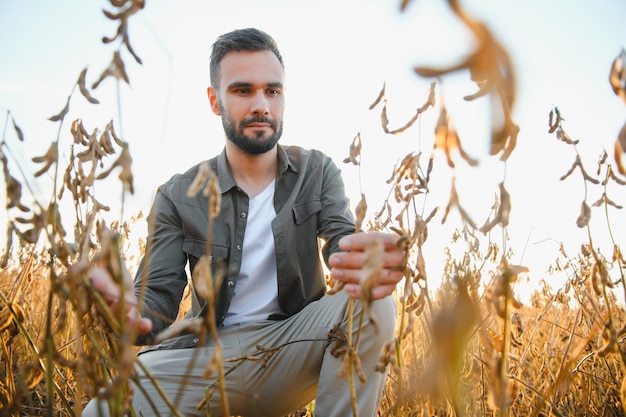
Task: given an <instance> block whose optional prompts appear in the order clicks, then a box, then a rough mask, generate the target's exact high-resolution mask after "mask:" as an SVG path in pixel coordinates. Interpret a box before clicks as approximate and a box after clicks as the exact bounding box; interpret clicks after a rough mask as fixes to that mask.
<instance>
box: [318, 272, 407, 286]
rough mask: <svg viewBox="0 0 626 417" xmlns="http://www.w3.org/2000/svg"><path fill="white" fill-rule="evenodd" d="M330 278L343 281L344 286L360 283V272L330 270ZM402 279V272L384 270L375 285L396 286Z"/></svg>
mask: <svg viewBox="0 0 626 417" xmlns="http://www.w3.org/2000/svg"><path fill="white" fill-rule="evenodd" d="M330 274H331V276H332V277H333V278H334V279H336V280H337V281H343V282H345V283H346V284H349V283H353V284H356V283H359V282H360V281H361V276H362V270H361V269H342V268H332V269H331V270H330ZM402 278H404V271H402V270H399V269H395V268H385V269H383V270H382V271H381V272H380V276H379V278H378V281H377V284H379V285H386V284H390V285H396V284H397V283H398V282H399V281H400V280H401V279H402Z"/></svg>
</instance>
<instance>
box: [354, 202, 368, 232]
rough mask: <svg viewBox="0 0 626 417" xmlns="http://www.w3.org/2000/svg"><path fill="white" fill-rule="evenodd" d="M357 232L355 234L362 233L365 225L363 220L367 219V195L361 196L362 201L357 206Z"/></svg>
mask: <svg viewBox="0 0 626 417" xmlns="http://www.w3.org/2000/svg"><path fill="white" fill-rule="evenodd" d="M355 213H356V228H355V229H356V230H355V233H359V232H360V231H361V226H362V225H363V220H364V219H365V215H366V214H367V201H366V200H365V194H361V200H360V201H359V204H357V206H356V209H355Z"/></svg>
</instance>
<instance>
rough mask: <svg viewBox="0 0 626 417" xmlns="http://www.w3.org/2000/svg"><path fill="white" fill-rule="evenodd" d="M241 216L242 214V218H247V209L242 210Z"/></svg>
mask: <svg viewBox="0 0 626 417" xmlns="http://www.w3.org/2000/svg"><path fill="white" fill-rule="evenodd" d="M240 216H241V218H242V219H245V218H246V216H247V214H246V212H245V211H242V212H241V214H240Z"/></svg>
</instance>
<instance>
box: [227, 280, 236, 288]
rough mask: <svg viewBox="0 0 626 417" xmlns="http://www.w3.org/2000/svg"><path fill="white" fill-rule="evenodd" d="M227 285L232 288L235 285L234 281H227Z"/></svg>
mask: <svg viewBox="0 0 626 417" xmlns="http://www.w3.org/2000/svg"><path fill="white" fill-rule="evenodd" d="M227 285H228V286H229V287H231V288H232V287H234V286H235V281H228V284H227Z"/></svg>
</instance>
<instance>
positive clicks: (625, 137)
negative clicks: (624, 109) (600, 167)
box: [614, 123, 626, 175]
mask: <svg viewBox="0 0 626 417" xmlns="http://www.w3.org/2000/svg"><path fill="white" fill-rule="evenodd" d="M625 152H626V123H624V126H622V129H621V130H620V131H619V134H618V135H617V140H616V141H615V147H614V157H615V163H616V164H617V170H618V171H619V173H620V174H622V175H626V169H625V168H624V164H623V163H622V156H623V155H624V153H625Z"/></svg>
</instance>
